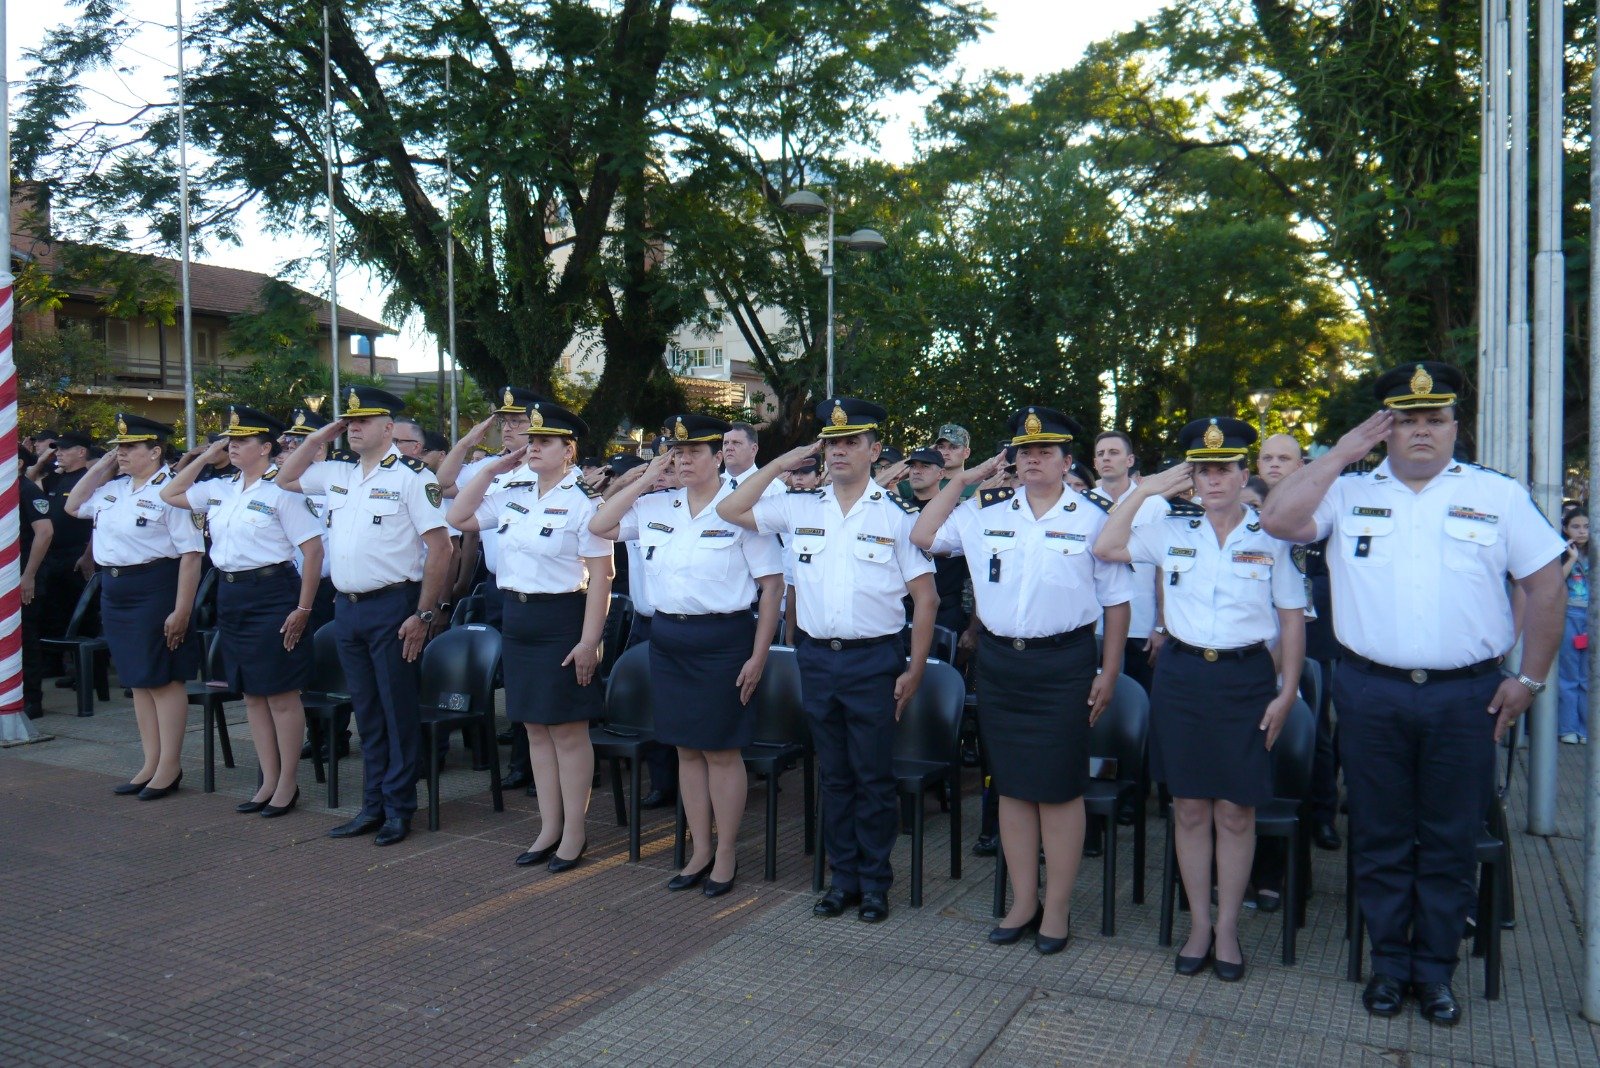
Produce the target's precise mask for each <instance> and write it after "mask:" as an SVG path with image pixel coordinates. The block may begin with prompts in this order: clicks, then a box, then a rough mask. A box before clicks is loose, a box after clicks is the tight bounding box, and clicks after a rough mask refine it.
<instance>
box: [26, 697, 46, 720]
mask: <svg viewBox="0 0 1600 1068" xmlns="http://www.w3.org/2000/svg"><path fill="white" fill-rule="evenodd" d="M22 711H23V713H24V714H26V715H27V717H28V718H29V719H39V718H40V717H41V716H43V715H44V705H42V704H40V703H39V702H38V701H24V702H22Z"/></svg>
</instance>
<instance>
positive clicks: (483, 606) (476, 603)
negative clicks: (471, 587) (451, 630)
mask: <svg viewBox="0 0 1600 1068" xmlns="http://www.w3.org/2000/svg"><path fill="white" fill-rule="evenodd" d="M488 617H489V606H488V603H487V602H486V601H485V600H484V599H483V594H481V593H469V594H467V595H466V596H465V597H463V598H461V600H459V601H457V602H456V610H455V611H454V612H452V613H450V625H451V626H452V627H464V626H466V625H467V624H468V623H482V622H484V621H485V620H486V619H488Z"/></svg>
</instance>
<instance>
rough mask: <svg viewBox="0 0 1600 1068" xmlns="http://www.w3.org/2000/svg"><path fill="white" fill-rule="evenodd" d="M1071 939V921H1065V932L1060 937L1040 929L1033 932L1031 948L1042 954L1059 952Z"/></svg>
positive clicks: (1047, 954) (1048, 954)
mask: <svg viewBox="0 0 1600 1068" xmlns="http://www.w3.org/2000/svg"><path fill="white" fill-rule="evenodd" d="M1070 941H1072V921H1070V920H1068V921H1067V933H1066V934H1064V935H1062V936H1061V937H1060V938H1055V937H1052V936H1050V935H1047V934H1044V933H1043V932H1040V931H1035V932H1034V933H1033V948H1034V949H1036V950H1038V951H1039V953H1040V954H1041V955H1043V956H1046V957H1048V956H1050V955H1051V954H1052V953H1060V952H1061V951H1062V950H1063V949H1066V948H1067V943H1068V942H1070Z"/></svg>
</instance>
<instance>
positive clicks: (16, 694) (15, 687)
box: [0, 0, 38, 745]
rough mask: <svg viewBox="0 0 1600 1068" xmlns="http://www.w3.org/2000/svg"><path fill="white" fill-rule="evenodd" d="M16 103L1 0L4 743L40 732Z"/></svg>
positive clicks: (0, 680)
mask: <svg viewBox="0 0 1600 1068" xmlns="http://www.w3.org/2000/svg"><path fill="white" fill-rule="evenodd" d="M10 105H11V101H10V91H9V83H8V82H7V81H6V5H5V0H0V223H4V224H5V225H4V226H3V227H0V230H3V231H4V233H5V235H6V252H5V256H4V257H0V745H15V744H17V743H18V742H31V741H33V740H34V739H35V738H36V737H38V735H37V734H36V733H35V731H34V729H33V724H32V723H30V722H29V721H28V717H27V716H26V715H25V714H23V711H22V561H21V560H20V559H18V551H19V547H20V545H19V537H20V534H21V530H22V528H21V526H20V525H19V520H18V518H17V479H18V478H20V477H21V476H20V475H19V474H18V473H17V361H16V354H15V353H14V352H13V351H12V343H13V342H14V341H15V340H16V331H15V318H16V292H15V287H14V282H15V281H16V280H15V279H14V278H13V277H12V276H11V106H10Z"/></svg>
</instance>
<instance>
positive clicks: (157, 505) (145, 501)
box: [133, 497, 162, 512]
mask: <svg viewBox="0 0 1600 1068" xmlns="http://www.w3.org/2000/svg"><path fill="white" fill-rule="evenodd" d="M133 506H134V507H135V508H149V509H151V510H153V511H157V512H159V511H161V508H162V504H161V502H160V501H152V500H150V499H149V498H148V497H140V498H139V499H138V500H136V501H134V502H133Z"/></svg>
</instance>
